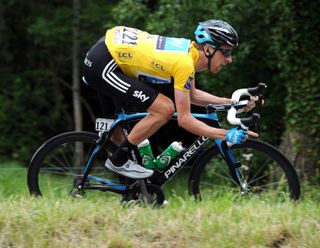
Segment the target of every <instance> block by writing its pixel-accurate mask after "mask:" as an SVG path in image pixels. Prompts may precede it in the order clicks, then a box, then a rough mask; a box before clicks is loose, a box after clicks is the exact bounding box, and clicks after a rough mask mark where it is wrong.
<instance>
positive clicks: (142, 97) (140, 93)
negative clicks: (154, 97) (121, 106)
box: [133, 90, 150, 102]
mask: <svg viewBox="0 0 320 248" xmlns="http://www.w3.org/2000/svg"><path fill="white" fill-rule="evenodd" d="M133 96H134V97H136V98H138V99H140V100H141V102H145V101H147V100H148V99H149V98H150V97H149V96H146V95H145V94H144V93H143V91H138V90H135V91H134V92H133Z"/></svg>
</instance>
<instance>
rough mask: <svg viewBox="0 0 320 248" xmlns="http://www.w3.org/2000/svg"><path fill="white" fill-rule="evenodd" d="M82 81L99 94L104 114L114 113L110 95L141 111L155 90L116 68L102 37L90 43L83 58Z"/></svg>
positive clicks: (148, 105)
mask: <svg viewBox="0 0 320 248" xmlns="http://www.w3.org/2000/svg"><path fill="white" fill-rule="evenodd" d="M83 80H84V82H85V83H86V84H88V85H89V86H91V87H93V88H94V89H95V90H96V91H97V92H98V95H99V99H100V103H101V104H102V105H104V104H108V106H107V107H106V106H102V109H103V113H104V115H105V116H107V117H110V116H112V115H113V114H114V111H115V107H114V106H111V101H110V98H112V99H113V100H114V101H115V102H116V103H118V104H121V105H128V104H132V105H134V106H136V107H137V108H138V109H140V110H142V111H145V110H147V109H148V108H149V107H150V105H151V104H152V103H153V102H154V100H155V99H156V97H157V96H158V94H159V93H158V92H157V91H156V90H155V89H153V88H152V87H151V86H150V85H148V84H146V83H144V82H141V81H139V80H138V79H136V78H131V77H128V76H126V75H125V74H124V73H123V72H122V71H121V69H120V68H119V67H118V65H117V63H116V61H115V60H114V59H113V58H112V56H111V54H110V52H109V51H108V49H107V47H106V45H105V37H102V38H101V39H100V40H98V42H97V43H96V44H95V45H93V46H92V47H91V48H90V50H89V52H88V53H87V55H86V58H85V60H84V71H83Z"/></svg>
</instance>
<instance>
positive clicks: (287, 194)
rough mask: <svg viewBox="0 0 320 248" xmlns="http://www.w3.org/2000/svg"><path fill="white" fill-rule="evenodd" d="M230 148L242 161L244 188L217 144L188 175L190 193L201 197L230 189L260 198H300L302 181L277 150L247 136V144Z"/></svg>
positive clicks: (207, 196) (200, 159)
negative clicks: (231, 170) (235, 177)
mask: <svg viewBox="0 0 320 248" xmlns="http://www.w3.org/2000/svg"><path fill="white" fill-rule="evenodd" d="M231 150H232V153H233V154H234V157H235V160H236V161H239V162H240V163H241V167H240V171H241V174H242V177H241V179H240V183H241V187H240V185H239V181H238V182H237V180H235V179H234V175H235V173H234V171H233V173H230V171H229V168H228V165H227V164H226V162H225V160H224V159H223V158H222V156H221V154H220V153H219V150H218V147H217V146H214V147H212V148H210V149H208V150H207V151H206V152H205V153H204V154H203V156H201V158H199V159H198V160H197V161H196V162H195V164H194V167H193V170H192V172H191V174H190V178H189V189H190V193H192V194H193V195H195V196H196V197H197V198H199V199H201V198H209V197H210V195H215V194H216V193H217V192H218V193H221V192H222V193H223V192H230V191H234V192H241V193H242V194H249V195H258V196H259V197H272V198H273V197H275V198H277V199H283V198H284V199H286V198H289V199H290V198H291V199H293V200H297V199H299V197H300V183H299V179H298V177H297V174H296V171H295V169H294V167H293V166H292V164H291V163H290V161H289V160H288V159H287V158H286V157H285V156H284V155H283V154H282V153H281V152H280V151H279V150H278V149H276V148H275V147H273V146H271V145H269V144H267V143H265V142H262V141H259V140H253V139H248V140H247V141H246V142H245V143H244V144H241V145H235V146H232V147H231ZM230 175H233V176H230ZM239 189H241V190H239Z"/></svg>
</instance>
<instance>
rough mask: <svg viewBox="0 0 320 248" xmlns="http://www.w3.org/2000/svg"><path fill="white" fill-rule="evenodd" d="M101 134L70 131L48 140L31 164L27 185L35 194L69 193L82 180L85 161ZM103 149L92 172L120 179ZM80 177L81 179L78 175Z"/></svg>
mask: <svg viewBox="0 0 320 248" xmlns="http://www.w3.org/2000/svg"><path fill="white" fill-rule="evenodd" d="M98 138H99V136H98V135H97V134H95V133H89V132H68V133H63V134H61V135H58V136H55V137H53V138H51V139H50V140H48V141H47V142H45V143H44V144H43V145H42V146H41V147H40V148H39V149H38V151H37V152H36V153H35V155H34V156H33V158H32V160H31V162H30V164H29V168H28V188H29V192H30V194H31V195H34V196H42V195H43V196H46V197H47V196H50V195H54V196H70V195H72V192H74V187H75V186H76V184H77V183H79V180H80V181H81V178H82V172H83V170H84V166H85V164H84V163H85V162H86V161H88V158H89V156H90V154H91V153H92V151H93V149H94V148H95V147H96V141H97V140H98ZM107 156H108V154H107V152H106V151H102V152H100V153H99V155H97V156H96V157H95V158H94V160H93V163H94V166H93V167H92V170H91V171H90V175H92V176H97V177H103V178H108V179H110V180H115V181H119V179H118V176H116V175H114V174H113V173H109V172H108V171H107V170H106V169H105V167H104V162H105V160H106V158H107ZM79 178H80V179H79Z"/></svg>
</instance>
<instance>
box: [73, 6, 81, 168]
mask: <svg viewBox="0 0 320 248" xmlns="http://www.w3.org/2000/svg"><path fill="white" fill-rule="evenodd" d="M79 19H80V0H73V26H72V96H73V115H74V126H75V130H76V131H81V130H82V109H81V95H80V70H79V66H80V63H79ZM82 161H83V146H82V144H81V143H80V142H77V143H76V144H75V157H74V165H75V166H81V164H82ZM80 168H81V167H80Z"/></svg>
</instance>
